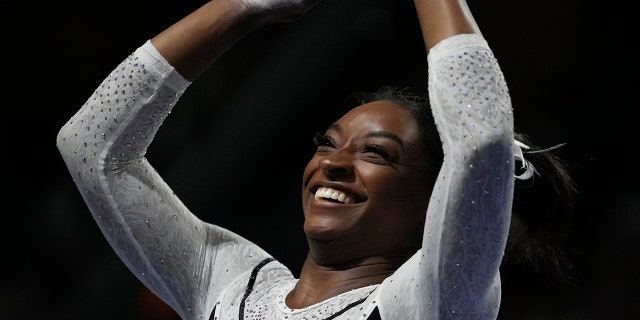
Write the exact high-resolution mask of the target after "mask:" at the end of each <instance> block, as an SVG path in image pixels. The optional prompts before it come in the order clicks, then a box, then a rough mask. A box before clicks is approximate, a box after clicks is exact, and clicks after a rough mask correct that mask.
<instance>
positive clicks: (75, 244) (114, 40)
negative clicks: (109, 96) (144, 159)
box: [0, 0, 640, 320]
mask: <svg viewBox="0 0 640 320" xmlns="http://www.w3.org/2000/svg"><path fill="white" fill-rule="evenodd" d="M201 3H202V1H175V3H169V2H166V1H165V2H158V1H143V0H136V1H134V0H129V1H98V2H96V1H83V2H68V1H66V2H65V1H63V2H57V1H17V0H15V1H11V0H0V41H1V49H0V58H1V60H0V61H1V62H2V67H1V68H2V69H1V72H2V80H3V86H2V88H3V89H4V90H3V92H2V96H1V97H0V106H1V109H0V112H2V113H1V114H2V119H3V120H4V121H3V126H2V128H3V137H4V139H3V144H2V147H3V148H2V149H3V152H2V158H3V163H4V165H3V169H4V170H3V171H4V173H5V174H4V188H3V190H4V191H3V192H2V195H3V203H4V206H3V207H4V208H3V209H2V212H3V213H2V215H1V217H2V218H1V222H0V228H1V229H0V244H1V247H0V249H1V256H2V261H1V263H0V276H1V277H2V278H1V279H0V319H2V320H14V319H16V320H17V319H72V320H84V319H92V320H98V319H176V318H175V315H174V314H173V313H172V312H170V311H167V310H166V309H165V307H164V305H163V304H162V303H158V302H157V301H156V300H154V299H153V296H152V295H150V294H149V293H148V291H146V289H145V288H144V287H142V286H141V284H140V283H139V282H138V280H137V279H135V277H134V276H133V275H132V274H131V273H129V271H128V270H127V269H126V268H125V266H124V265H123V264H122V263H121V262H120V261H119V260H118V258H117V257H116V255H115V253H113V251H112V250H111V249H110V247H109V246H108V244H107V242H106V241H105V240H104V238H103V236H102V234H101V233H100V231H99V230H98V228H97V226H96V225H95V224H94V222H93V219H92V217H91V215H90V214H89V212H88V210H87V208H86V207H85V205H84V203H83V201H82V199H81V197H80V194H79V193H78V192H77V190H76V189H75V186H74V184H73V182H72V180H71V176H70V174H69V173H68V171H67V169H66V167H65V166H64V163H63V162H62V159H61V158H60V157H59V155H58V151H57V149H56V147H55V137H56V134H57V132H58V130H59V128H60V127H61V126H62V125H63V124H64V123H65V122H66V121H67V119H69V118H70V117H71V116H72V115H73V114H74V113H75V112H76V110H77V109H78V108H79V107H80V106H81V105H82V104H83V103H84V101H85V100H86V99H87V98H88V97H89V95H90V94H91V93H92V92H93V90H94V89H95V88H96V87H97V85H98V84H99V83H100V81H101V80H102V79H103V78H104V77H105V76H106V75H107V74H108V72H110V71H111V70H112V68H114V67H115V66H116V65H117V64H118V63H119V62H120V61H121V60H122V59H124V58H125V57H126V55H128V54H129V53H130V52H131V51H133V50H134V49H135V48H136V47H138V46H139V45H141V44H142V43H143V42H144V41H145V40H146V39H148V38H151V37H152V36H153V35H155V34H156V33H157V32H159V31H161V30H162V29H164V28H165V27H167V26H168V25H169V24H170V23H172V22H174V21H176V20H177V19H179V18H180V17H182V16H184V15H185V14H187V13H188V12H190V11H191V10H193V9H195V8H197V7H198V6H199V5H200V4H201ZM470 6H471V7H472V10H473V11H474V13H475V16H476V20H477V22H478V24H479V25H480V27H481V28H482V30H483V34H484V35H485V37H486V38H487V39H488V41H489V43H490V44H491V46H492V48H493V50H494V53H495V55H496V56H497V57H498V59H499V61H500V62H501V65H502V68H503V71H504V73H505V76H506V78H507V81H508V82H509V84H510V90H511V97H512V100H513V104H514V112H515V116H516V127H517V128H519V129H520V130H521V131H525V132H528V133H529V134H531V135H532V136H533V137H534V138H535V139H536V141H537V142H538V144H540V145H542V146H552V145H556V144H558V143H561V142H566V143H567V145H566V146H565V147H563V148H560V149H558V150H557V153H558V154H559V155H561V156H562V157H564V158H566V159H567V160H569V161H570V162H571V163H572V171H573V174H574V177H575V179H576V181H577V182H578V186H579V191H580V198H579V203H578V210H577V217H576V220H575V221H574V222H573V225H572V229H571V231H570V234H569V237H570V239H571V246H572V251H571V258H572V262H573V263H574V265H575V269H574V270H573V271H572V278H571V280H570V281H569V282H564V283H561V282H558V281H556V280H554V279H551V278H549V277H547V276H545V275H543V274H539V273H537V272H535V271H534V270H532V269H531V268H529V267H526V266H520V265H515V266H509V265H507V266H505V270H504V271H503V285H504V292H503V302H502V309H501V314H500V319H597V320H601V319H603V320H604V319H640V317H639V316H640V306H639V305H640V292H639V291H640V289H639V288H640V281H639V280H638V279H639V276H638V272H639V271H640V258H639V253H638V250H639V249H640V216H639V215H638V213H639V209H640V201H639V200H640V199H639V196H640V193H639V191H640V187H638V173H637V171H638V168H637V166H638V161H637V160H636V158H635V154H636V153H637V151H636V150H635V149H636V142H635V140H636V137H638V134H637V130H638V124H637V121H636V119H637V117H635V116H634V112H635V110H634V109H636V108H637V107H638V102H637V100H638V99H637V83H638V82H637V80H636V76H637V74H638V73H637V72H636V71H635V69H637V68H636V67H635V65H636V64H637V60H638V58H637V50H635V49H633V50H632V49H631V44H630V43H631V42H634V41H636V40H635V39H636V38H637V36H636V35H635V34H636V31H635V30H634V29H631V28H629V27H627V25H628V24H629V25H630V22H632V21H630V20H629V18H628V15H629V14H628V12H630V8H625V7H624V6H623V5H620V4H616V5H615V6H614V7H610V6H609V3H605V2H602V1H593V0H587V1H577V0H570V1H556V0H553V1H552V0H541V1H535V2H530V1H529V2H524V1H513V0H492V1H479V0H470ZM417 28H418V26H417V21H416V18H415V14H414V12H413V8H412V1H400V0H369V1H366V0H326V1H325V2H323V3H322V4H320V5H319V6H318V7H316V8H314V9H313V10H312V11H310V12H308V13H307V15H306V16H305V17H304V18H303V19H302V20H299V21H297V22H294V23H287V24H279V25H271V26H268V27H265V28H263V29H260V30H258V31H256V32H254V33H252V34H250V35H249V36H247V37H246V38H244V39H243V40H242V41H241V42H239V43H238V44H237V45H236V46H234V47H233V48H232V49H230V50H229V51H228V52H227V53H226V54H225V55H224V56H223V57H222V58H221V59H220V60H219V61H218V62H217V63H216V64H215V65H214V66H212V67H211V69H209V70H208V72H207V73H205V74H204V75H203V76H202V77H201V78H200V79H198V81H196V82H195V83H194V84H193V85H192V87H191V88H190V89H189V90H188V91H187V93H185V95H184V96H183V98H182V100H181V102H180V103H179V104H178V106H177V107H176V108H175V109H174V111H173V113H172V115H171V117H169V118H168V119H167V121H165V124H164V125H163V128H162V129H161V130H160V132H159V133H158V135H157V138H156V140H155V142H154V144H152V146H151V148H150V150H149V152H148V158H149V159H150V161H151V162H152V163H153V164H154V167H155V168H156V169H157V170H158V171H159V172H160V173H161V174H162V175H163V176H164V177H165V180H167V182H169V184H170V185H172V187H173V189H174V191H175V192H176V193H177V194H178V195H179V196H180V197H181V199H182V200H183V202H184V203H186V204H187V206H189V207H190V208H191V210H192V211H193V212H195V213H196V214H197V215H198V216H199V217H201V218H202V219H204V220H208V221H211V222H214V221H215V222H216V223H218V224H221V225H223V226H226V227H228V228H230V229H232V230H234V231H236V232H238V233H240V234H242V235H244V236H246V237H247V238H249V239H251V240H254V241H255V242H258V243H260V244H262V245H263V246H264V247H265V248H266V249H267V250H268V251H270V252H271V253H273V254H274V255H275V256H276V257H277V258H278V259H280V260H281V261H283V262H284V263H285V264H287V265H289V266H290V267H291V269H292V270H293V271H294V272H297V271H298V268H299V266H300V265H301V263H302V259H303V258H304V254H305V251H306V242H305V240H304V237H303V234H302V232H301V224H302V213H301V207H300V203H299V196H300V183H301V173H302V168H303V166H304V165H305V164H306V161H307V159H308V158H309V156H310V155H311V152H312V150H313V146H312V142H311V138H312V136H313V134H314V133H315V132H316V131H317V130H319V129H321V128H324V126H325V125H327V124H328V123H330V122H331V121H333V120H335V119H336V118H337V116H338V115H339V114H341V112H343V111H344V110H343V109H342V108H341V103H342V99H343V98H344V97H346V96H347V94H348V93H350V92H353V91H358V90H369V89H373V88H377V87H378V86H380V85H384V84H394V85H399V86H409V85H411V86H423V85H425V84H426V72H427V65H426V55H425V53H424V47H423V44H422V40H421V38H420V34H419V32H418V29H417ZM628 43H629V44H628ZM632 69H633V70H632ZM223 209H224V210H229V211H230V213H229V214H225V215H219V216H215V217H214V216H212V215H211V214H210V213H211V212H218V211H220V210H223Z"/></svg>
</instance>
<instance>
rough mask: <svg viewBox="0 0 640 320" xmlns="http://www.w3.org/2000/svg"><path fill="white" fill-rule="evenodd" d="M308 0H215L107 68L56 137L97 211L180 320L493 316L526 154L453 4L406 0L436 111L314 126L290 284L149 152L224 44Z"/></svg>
mask: <svg viewBox="0 0 640 320" xmlns="http://www.w3.org/2000/svg"><path fill="white" fill-rule="evenodd" d="M318 2H319V0H244V1H242V0H214V1H210V2H208V3H206V4H204V5H203V6H202V7H200V8H199V9H198V10H196V11H194V12H193V13H191V14H190V15H188V16H187V17H185V18H184V19H182V20H181V21H179V22H177V23H176V24H174V25H173V26H171V27H169V28H168V29H167V30H165V31H163V32H162V33H160V34H159V35H157V36H156V37H154V38H152V39H150V40H149V41H147V42H146V43H145V44H144V45H142V46H141V47H140V48H138V49H137V50H136V51H135V52H134V53H133V54H132V55H131V56H129V57H128V58H127V59H126V60H124V61H123V62H122V63H121V64H120V65H119V66H118V67H117V68H116V69H114V71H113V72H112V73H111V74H110V75H109V76H108V77H107V78H106V79H105V81H104V82H103V83H102V84H101V85H100V86H99V87H98V89H97V90H96V91H95V93H94V94H93V95H92V96H91V97H90V98H89V99H88V100H87V102H86V103H85V105H84V106H83V107H82V108H81V109H80V110H79V111H78V113H77V114H75V115H74V116H73V117H72V118H71V119H70V120H69V122H68V123H67V124H65V125H64V126H63V128H62V129H61V130H60V132H59V134H58V138H57V146H58V148H59V150H60V152H61V154H62V156H63V158H64V160H65V162H66V164H67V166H68V169H69V171H70V172H71V174H72V175H73V177H74V181H75V182H76V184H77V186H78V188H79V190H80V191H81V193H82V195H83V197H84V200H85V202H86V203H87V205H88V207H89V208H90V210H91V212H92V214H93V215H94V217H95V220H96V222H97V223H98V225H99V226H100V228H101V230H102V232H103V233H104V235H105V237H106V238H107V240H108V241H109V243H110V244H111V245H112V247H113V248H114V250H115V251H116V252H117V254H118V255H119V257H120V258H121V259H122V261H123V262H124V263H125V264H126V265H127V266H128V267H129V268H130V270H132V272H134V274H135V275H136V276H137V277H138V278H139V279H140V280H141V281H142V282H143V283H144V284H145V285H146V286H147V287H149V288H150V289H151V290H152V291H153V292H154V293H155V294H157V295H158V296H159V297H160V298H161V299H163V300H164V301H165V302H166V303H167V304H168V305H170V306H171V307H172V308H173V309H174V310H175V311H176V312H177V313H178V314H179V315H180V317H181V318H183V319H367V318H369V319H374V318H381V319H445V318H447V319H449V318H465V319H468V318H469V319H495V318H496V317H497V314H498V310H499V305H500V276H499V267H500V262H501V260H502V257H503V253H504V249H505V243H506V240H507V233H508V230H509V224H510V213H511V207H512V194H513V189H514V178H513V176H514V170H515V166H514V163H515V158H514V153H513V151H514V150H519V149H518V148H517V147H514V133H513V118H512V113H511V102H510V98H509V95H508V89H507V86H506V83H505V81H504V78H503V76H502V74H501V71H500V69H499V66H498V64H497V62H496V59H495V58H494V57H493V54H492V52H491V50H490V49H489V47H488V45H487V43H486V41H485V40H484V39H483V38H482V36H481V34H480V32H479V30H478V29H477V26H476V24H475V22H474V21H473V18H472V17H471V15H470V14H469V10H468V8H467V5H466V3H464V1H454V0H415V7H416V10H417V14H418V17H419V21H420V26H421V29H422V33H423V36H424V41H425V45H426V48H427V50H428V51H429V56H428V63H429V94H430V106H431V109H430V110H429V109H428V106H427V105H426V103H425V101H420V100H419V99H412V98H411V97H409V96H403V95H402V94H393V92H392V91H386V90H382V91H381V92H379V93H378V95H374V96H373V99H369V100H367V101H366V102H363V104H361V105H359V106H357V107H355V108H353V109H352V110H350V111H349V112H347V113H346V114H345V115H344V116H342V117H341V118H340V119H338V120H337V121H336V122H335V123H333V124H332V125H331V126H329V128H328V129H327V130H326V132H324V133H323V134H321V135H319V136H318V138H317V140H316V141H317V143H318V148H317V151H316V153H315V154H314V156H313V157H312V159H311V160H310V161H309V163H308V164H307V166H306V168H305V170H304V173H303V177H302V191H303V192H302V194H303V196H302V203H303V212H304V216H305V223H304V231H305V234H306V237H307V240H308V244H309V253H308V256H307V258H306V260H305V261H304V264H303V266H302V269H301V273H300V276H299V278H297V279H296V278H295V277H294V276H293V275H292V273H291V272H290V271H289V269H288V268H287V267H285V266H284V265H282V264H281V263H279V262H278V261H277V260H275V259H274V258H273V257H272V256H271V255H269V254H268V253H267V252H265V251H264V250H262V249H261V248H260V247H259V246H257V245H255V244H254V243H252V242H250V241H248V240H247V239H244V238H242V237H241V236H239V235H237V234H235V233H233V232H231V231H229V230H227V229H224V227H221V226H217V225H214V224H209V223H207V222H204V221H201V220H199V219H198V218H197V217H196V216H195V215H193V214H192V213H191V212H190V211H189V210H188V209H187V207H186V206H185V205H184V204H183V203H182V202H181V201H180V200H179V199H178V198H177V197H176V196H175V194H173V193H172V191H171V189H170V188H169V186H167V185H166V184H165V183H164V181H163V180H162V178H161V177H160V176H159V175H158V174H157V173H156V172H155V171H154V169H153V168H152V167H151V166H150V164H149V163H148V162H147V159H146V158H145V157H144V154H145V151H146V149H147V147H148V146H149V144H150V143H151V141H152V138H153V137H154V135H155V133H156V132H157V130H158V127H159V126H160V124H161V123H162V121H163V120H164V118H165V117H166V116H167V115H168V114H169V112H170V111H171V109H172V108H173V106H174V105H175V104H176V102H177V101H178V99H179V98H180V96H181V94H182V93H183V92H184V90H185V89H186V88H187V87H188V86H189V84H190V83H191V81H193V80H195V79H196V78H197V77H198V76H199V75H200V74H201V73H202V72H204V71H205V70H206V69H207V67H208V66H209V65H210V64H211V63H213V62H214V61H215V60H216V59H217V58H218V57H219V56H220V55H221V54H222V53H223V52H225V51H226V50H227V49H228V48H229V47H230V46H232V45H233V44H234V43H235V42H236V41H238V40H239V39H241V38H242V37H243V36H244V35H246V34H247V33H249V32H250V31H252V30H254V29H256V28H259V27H261V26H264V25H266V24H269V23H274V22H282V21H291V20H295V19H297V18H298V17H300V16H301V15H302V14H303V13H304V12H306V11H307V10H308V9H310V8H311V7H313V6H314V5H316V4H317V3H318ZM416 106H417V107H416ZM429 113H433V116H434V119H433V120H435V123H436V124H437V129H438V132H439V137H438V136H437V134H438V132H436V131H435V129H433V124H432V123H431V121H433V120H431V119H430V118H429V115H430V114H429ZM425 116H426V117H425ZM438 138H439V139H438ZM440 140H441V144H437V143H436V144H434V143H433V141H436V142H439V141H440ZM443 151H444V153H443ZM442 154H444V156H443V155H442ZM259 187H265V188H268V186H259Z"/></svg>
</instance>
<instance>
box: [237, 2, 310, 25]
mask: <svg viewBox="0 0 640 320" xmlns="http://www.w3.org/2000/svg"><path fill="white" fill-rule="evenodd" d="M239 1H240V3H241V4H242V5H244V6H245V7H246V9H247V10H248V11H249V12H251V13H252V14H253V15H254V16H255V17H256V18H257V19H259V20H260V21H262V22H263V23H272V22H287V21H294V20H297V19H298V18H300V17H301V16H302V15H303V14H304V13H305V12H307V10H309V9H311V8H312V7H313V6H315V5H316V4H318V3H320V1H322V0H239Z"/></svg>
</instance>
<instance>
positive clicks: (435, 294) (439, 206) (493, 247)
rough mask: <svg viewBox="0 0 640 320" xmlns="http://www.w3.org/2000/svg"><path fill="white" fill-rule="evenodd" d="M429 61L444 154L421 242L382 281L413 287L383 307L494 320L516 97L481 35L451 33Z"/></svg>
mask: <svg viewBox="0 0 640 320" xmlns="http://www.w3.org/2000/svg"><path fill="white" fill-rule="evenodd" d="M428 63H429V82H428V83H429V98H430V103H431V108H432V112H433V115H434V118H435V120H436V125H437V127H438V131H439V133H440V138H441V140H442V143H443V151H444V155H445V156H444V163H443V166H442V168H441V170H440V174H439V176H438V180H437V182H436V185H435V187H434V191H433V193H432V195H431V200H430V203H429V208H428V210H427V220H426V225H425V233H424V240H423V246H422V249H421V250H420V252H419V253H418V254H417V255H416V256H414V258H412V259H411V260H410V261H409V262H408V263H407V264H406V265H405V266H403V268H401V269H400V270H399V271H398V272H397V274H396V275H394V278H393V280H394V281H393V282H391V281H388V283H386V284H385V285H384V286H383V287H386V288H387V289H390V290H386V291H387V292H393V291H396V290H403V292H405V293H407V294H405V295H403V297H402V298H398V297H397V296H393V295H391V294H389V293H388V294H387V300H388V301H387V302H386V303H385V304H386V305H385V306H384V307H381V311H383V313H385V314H386V315H387V316H388V317H389V318H390V319H394V318H395V316H398V315H400V314H404V315H407V314H412V315H414V316H415V317H412V318H411V319H414V318H415V319H495V318H496V317H497V313H498V308H499V304H500V290H501V289H500V279H499V266H500V262H501V260H502V255H503V252H504V246H505V243H506V238H507V233H508V228H509V220H510V212H511V201H512V194H513V174H514V170H513V169H514V168H513V161H512V159H513V154H512V149H511V145H512V143H513V116H512V110H511V100H510V97H509V94H508V90H507V85H506V82H505V79H504V77H503V74H502V72H501V69H500V67H499V65H498V62H497V61H496V59H495V57H494V56H493V53H492V52H491V50H490V49H489V47H488V45H487V43H486V41H485V40H484V39H483V38H482V37H481V36H479V35H457V36H454V37H451V38H448V39H445V40H444V41H442V42H440V43H439V44H438V45H436V46H435V47H433V48H432V50H431V51H430V53H429V56H428ZM407 288H408V290H407ZM409 292H410V293H409ZM400 299H402V300H400Z"/></svg>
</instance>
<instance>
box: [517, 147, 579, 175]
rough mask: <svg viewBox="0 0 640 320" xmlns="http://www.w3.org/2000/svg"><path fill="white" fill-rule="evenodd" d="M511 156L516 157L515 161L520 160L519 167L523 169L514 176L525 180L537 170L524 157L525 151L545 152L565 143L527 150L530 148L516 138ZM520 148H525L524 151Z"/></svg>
mask: <svg viewBox="0 0 640 320" xmlns="http://www.w3.org/2000/svg"><path fill="white" fill-rule="evenodd" d="M513 142H514V143H513V157H514V158H515V159H516V161H518V160H519V161H520V162H522V166H521V167H520V169H523V170H524V171H523V172H522V173H521V174H516V175H515V178H516V179H519V180H527V179H530V178H531V177H533V174H534V173H537V174H539V173H538V171H536V168H535V167H534V166H533V164H532V163H531V162H529V160H527V159H525V158H524V154H525V153H540V152H547V151H551V150H555V149H558V148H560V147H562V146H564V145H565V144H566V143H561V144H558V145H555V146H553V147H550V148H546V149H542V150H531V151H530V150H529V149H531V148H530V147H529V146H528V145H526V144H524V143H522V142H520V141H518V140H515V139H514V140H513ZM522 149H525V151H522Z"/></svg>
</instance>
